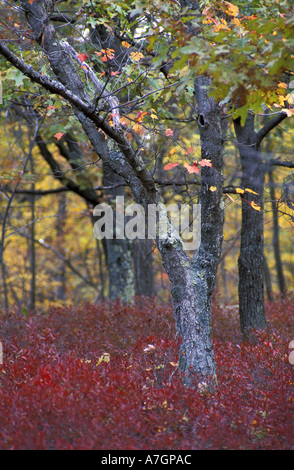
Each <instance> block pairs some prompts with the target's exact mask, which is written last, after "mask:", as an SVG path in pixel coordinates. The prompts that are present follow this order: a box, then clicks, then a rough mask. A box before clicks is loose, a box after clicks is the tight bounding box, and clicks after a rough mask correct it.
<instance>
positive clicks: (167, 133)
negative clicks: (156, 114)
mask: <svg viewBox="0 0 294 470" xmlns="http://www.w3.org/2000/svg"><path fill="white" fill-rule="evenodd" d="M165 135H166V136H167V137H170V136H172V135H174V131H173V130H172V129H165Z"/></svg>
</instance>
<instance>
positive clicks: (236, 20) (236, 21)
mask: <svg viewBox="0 0 294 470" xmlns="http://www.w3.org/2000/svg"><path fill="white" fill-rule="evenodd" d="M233 21H234V23H235V25H236V26H238V28H241V23H240V20H238V18H234V19H233Z"/></svg>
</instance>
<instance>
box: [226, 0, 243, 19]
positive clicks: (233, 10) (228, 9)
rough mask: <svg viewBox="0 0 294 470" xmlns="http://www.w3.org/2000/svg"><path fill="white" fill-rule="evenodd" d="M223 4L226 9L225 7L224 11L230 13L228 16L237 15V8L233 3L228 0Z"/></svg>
mask: <svg viewBox="0 0 294 470" xmlns="http://www.w3.org/2000/svg"><path fill="white" fill-rule="evenodd" d="M224 4H225V5H226V9H225V12H226V13H227V14H228V15H230V16H238V14H239V8H238V7H237V6H236V5H234V4H233V3H230V2H224Z"/></svg>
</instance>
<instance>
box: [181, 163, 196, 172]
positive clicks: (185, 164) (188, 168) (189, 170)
mask: <svg viewBox="0 0 294 470" xmlns="http://www.w3.org/2000/svg"><path fill="white" fill-rule="evenodd" d="M184 167H185V168H186V170H188V172H189V173H200V170H199V167H198V166H197V163H193V165H189V163H184Z"/></svg>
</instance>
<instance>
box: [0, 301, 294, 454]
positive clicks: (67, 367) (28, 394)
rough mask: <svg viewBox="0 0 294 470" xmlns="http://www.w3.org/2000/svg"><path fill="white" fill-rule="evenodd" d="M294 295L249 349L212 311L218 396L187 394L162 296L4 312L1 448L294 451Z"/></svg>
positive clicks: (275, 310) (226, 318)
mask: <svg viewBox="0 0 294 470" xmlns="http://www.w3.org/2000/svg"><path fill="white" fill-rule="evenodd" d="M293 305H294V299H293V297H287V298H286V299H283V300H282V299H277V300H276V301H275V302H273V303H268V304H267V319H268V327H267V329H266V330H265V331H262V332H257V335H258V341H257V343H255V344H252V345H249V344H247V343H242V342H241V339H240V335H239V323H238V314H237V311H236V310H235V309H229V308H226V307H223V308H222V309H221V308H220V307H217V306H216V305H215V306H214V307H213V338H214V339H213V341H214V348H215V357H216V362H217V374H218V388H217V390H216V391H215V392H214V393H213V394H203V393H201V391H199V390H197V389H186V388H184V387H183V385H182V383H181V378H180V377H179V374H178V370H177V345H176V341H175V332H174V322H173V315H172V309H171V308H170V307H167V306H163V305H160V304H158V303H157V302H156V301H155V300H142V299H141V300H140V301H138V305H137V306H131V307H130V306H128V307H125V306H123V305H121V304H120V303H114V304H111V305H110V304H108V303H106V302H105V303H102V304H99V305H92V304H86V305H83V306H79V307H72V306H70V307H62V308H61V307H60V308H56V307H52V308H51V309H50V310H49V311H48V312H47V313H46V314H29V315H27V316H24V315H23V314H21V313H17V312H13V311H12V312H10V313H9V314H4V313H2V314H1V316H0V341H1V343H2V349H3V361H2V362H3V363H2V365H0V449H98V450H99V449H103V450H107V449H112V450H114V449H119V450H129V449H136V450H139V449H145V450H154V449H156V450H169V449H170V450H193V449H293V448H294V444H293V442H294V426H293V416H294V393H293V385H294V365H291V364H290V363H289V360H288V356H289V352H290V351H289V350H288V344H289V342H290V340H292V339H294V328H293V310H294V309H293Z"/></svg>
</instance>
